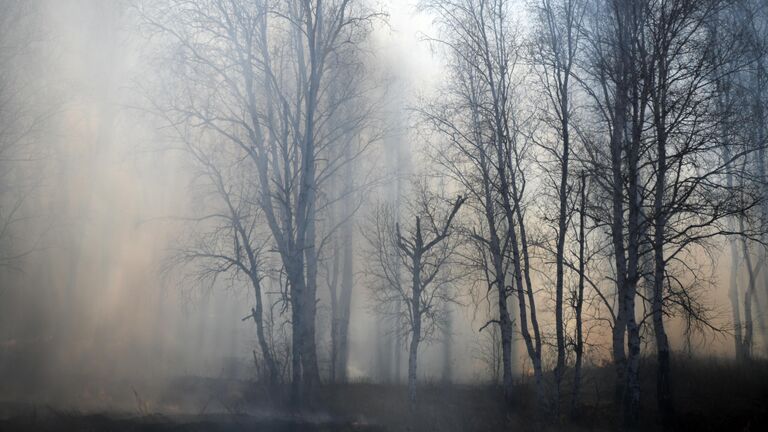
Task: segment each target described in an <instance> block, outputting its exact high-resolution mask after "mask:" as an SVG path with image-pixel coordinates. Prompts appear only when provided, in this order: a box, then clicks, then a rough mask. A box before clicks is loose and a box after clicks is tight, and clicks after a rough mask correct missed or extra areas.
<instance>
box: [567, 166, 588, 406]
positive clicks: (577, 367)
mask: <svg viewBox="0 0 768 432" xmlns="http://www.w3.org/2000/svg"><path fill="white" fill-rule="evenodd" d="M580 194H581V204H580V205H579V282H578V286H577V292H576V304H575V307H574V309H575V310H574V315H575V316H574V320H575V321H576V346H575V348H574V351H575V353H576V362H575V364H574V366H573V397H572V399H571V418H576V417H577V416H578V409H579V393H580V392H581V366H582V362H583V359H584V335H583V323H582V316H581V314H582V308H583V307H584V280H585V271H586V262H585V256H584V249H585V244H586V229H585V224H586V214H587V175H586V174H585V173H582V175H581V187H580Z"/></svg>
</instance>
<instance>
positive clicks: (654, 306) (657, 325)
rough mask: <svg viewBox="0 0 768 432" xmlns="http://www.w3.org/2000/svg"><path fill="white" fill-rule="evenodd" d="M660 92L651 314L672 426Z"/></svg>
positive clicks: (663, 406)
mask: <svg viewBox="0 0 768 432" xmlns="http://www.w3.org/2000/svg"><path fill="white" fill-rule="evenodd" d="M665 72H666V71H665V63H664V61H663V60H662V61H660V63H659V76H660V77H666V73H665ZM659 81H660V83H659V84H660V85H666V80H665V79H660V80H659ZM659 92H660V93H661V95H660V96H659V97H658V98H656V99H655V100H656V101H657V102H656V105H657V106H656V109H654V117H655V123H656V143H657V149H656V152H657V157H658V161H657V167H656V176H657V178H656V192H655V196H654V205H653V208H654V213H655V218H654V239H653V252H654V263H655V266H654V280H653V299H652V302H651V313H652V317H653V318H652V319H653V332H654V334H655V336H656V356H657V370H656V397H657V403H658V406H659V413H660V414H661V420H662V424H664V425H665V426H666V425H670V424H671V421H672V415H673V405H672V384H671V379H672V377H671V372H670V348H669V340H668V338H667V333H666V330H665V329H664V276H665V268H666V262H665V260H664V240H665V230H666V221H667V218H666V213H665V210H664V193H665V189H666V175H667V148H666V146H667V134H666V127H667V125H666V121H665V119H664V116H663V115H662V110H665V109H666V108H665V106H666V102H665V99H666V94H665V89H664V88H662V89H661V90H660V91H659Z"/></svg>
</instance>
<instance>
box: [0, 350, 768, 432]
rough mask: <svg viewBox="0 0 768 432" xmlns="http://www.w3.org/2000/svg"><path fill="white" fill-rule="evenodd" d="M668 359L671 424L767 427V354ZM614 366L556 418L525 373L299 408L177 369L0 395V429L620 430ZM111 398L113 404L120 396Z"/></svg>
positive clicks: (647, 390) (649, 407) (336, 398)
mask: <svg viewBox="0 0 768 432" xmlns="http://www.w3.org/2000/svg"><path fill="white" fill-rule="evenodd" d="M675 364H676V368H675V381H674V385H675V393H674V395H675V407H676V414H675V418H676V420H675V423H676V424H675V425H674V427H673V429H674V430H696V431H729V430H731V431H760V430H768V363H767V362H753V363H750V364H746V365H744V364H743V365H736V364H733V363H730V362H725V361H718V360H692V359H677V360H676V362H675ZM611 371H612V369H611V368H610V366H608V365H606V366H605V367H603V368H594V369H590V370H588V371H587V373H586V376H587V380H586V383H585V387H584V391H583V395H582V403H581V404H580V405H579V407H578V409H577V412H578V414H579V415H578V417H576V418H571V417H570V416H569V415H567V413H569V412H570V399H569V398H570V396H568V399H567V400H564V401H563V406H564V407H565V408H564V409H563V412H564V415H563V416H562V418H561V419H560V420H556V419H554V418H553V417H552V416H551V415H548V414H537V410H536V407H535V405H534V404H533V403H532V401H533V400H534V397H533V396H534V395H533V392H532V388H531V386H530V385H529V383H528V382H526V381H524V380H523V381H520V382H518V383H517V384H516V387H515V389H516V393H515V394H516V399H515V400H514V401H513V402H512V404H511V405H506V404H505V403H504V402H503V401H502V399H503V398H502V397H501V393H500V390H499V389H498V388H496V387H494V386H489V385H456V384H454V385H444V384H435V383H424V384H423V385H422V386H421V388H420V392H419V404H418V406H417V407H416V409H415V410H412V409H410V407H409V405H408V403H407V398H406V389H405V387H404V386H399V385H381V384H372V383H362V382H358V383H350V384H346V385H324V386H321V387H319V388H318V389H317V391H316V394H315V397H314V398H313V400H312V401H310V402H309V403H307V404H306V406H305V407H303V408H301V409H291V408H290V407H289V405H288V403H287V400H288V398H287V397H286V396H287V388H281V389H278V390H277V391H274V390H273V391H270V390H268V389H266V388H265V387H264V386H260V385H258V384H255V383H253V382H248V381H241V380H223V379H213V378H199V377H184V378H179V379H176V380H174V381H173V382H172V383H171V384H169V385H166V386H164V387H163V390H162V391H159V392H157V394H156V395H155V396H154V397H151V398H150V397H149V396H147V399H146V400H145V399H143V398H142V395H141V393H140V392H139V391H138V390H136V388H134V387H131V389H130V391H126V392H124V393H128V396H127V397H126V399H125V400H126V401H127V400H130V399H131V398H132V399H133V401H132V404H133V408H132V409H128V410H125V409H123V410H118V409H107V408H99V409H94V408H93V407H91V408H83V409H72V408H69V409H57V408H55V407H53V406H51V405H48V404H36V403H31V402H18V401H13V402H10V401H7V402H5V403H2V404H0V431H2V432H4V431H41V432H46V431H115V432H122V431H178V432H183V431H240V430H247V431H265V432H278V431H308V432H314V431H318V432H319V431H393V432H395V431H419V432H420V431H509V430H514V431H536V432H543V431H550V430H551V431H556V430H565V431H611V430H619V429H621V427H620V421H619V418H618V416H616V415H615V410H614V408H613V405H612V403H611V397H612V394H611V393H612V392H611V384H610V380H611V377H612V374H611ZM642 372H643V376H644V377H645V379H644V380H643V416H642V421H641V425H640V426H639V428H638V429H639V430H661V427H660V426H659V425H658V423H657V421H656V418H657V416H656V411H655V400H654V398H653V394H654V380H653V364H652V362H651V361H646V362H644V366H643V370H642ZM125 385H126V383H122V386H125ZM566 388H567V387H566ZM89 392H91V393H93V392H94V391H93V390H92V389H91V390H89ZM101 392H102V393H104V390H103V389H102V390H101ZM97 393H98V392H97ZM113 402H114V403H115V404H117V405H120V401H119V400H118V399H113Z"/></svg>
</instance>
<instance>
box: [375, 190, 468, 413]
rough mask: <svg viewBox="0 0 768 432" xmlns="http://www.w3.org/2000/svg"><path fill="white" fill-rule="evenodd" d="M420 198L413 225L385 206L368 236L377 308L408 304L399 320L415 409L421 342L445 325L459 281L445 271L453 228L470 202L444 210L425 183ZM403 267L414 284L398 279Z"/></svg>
mask: <svg viewBox="0 0 768 432" xmlns="http://www.w3.org/2000/svg"><path fill="white" fill-rule="evenodd" d="M416 194H417V196H416V197H415V198H414V202H412V204H411V206H409V207H410V208H409V213H412V214H411V215H410V217H413V220H414V221H413V222H412V223H409V224H408V225H402V224H401V223H398V222H397V221H396V219H395V217H394V215H393V213H392V209H391V207H388V206H386V205H383V206H381V207H380V208H379V209H378V211H377V212H376V215H375V221H374V225H375V226H374V227H373V228H372V231H373V233H369V234H367V235H366V237H367V238H368V241H369V243H370V246H371V250H372V257H371V262H370V263H369V264H370V266H371V267H370V268H369V274H370V275H371V276H372V277H373V279H374V280H375V281H376V283H377V285H375V288H374V290H375V291H374V296H375V299H376V302H377V305H378V306H379V308H381V309H383V310H385V311H386V310H391V306H392V304H393V303H394V302H396V301H397V300H398V299H399V300H401V301H402V302H403V303H404V304H405V305H406V308H405V309H406V310H405V311H404V312H403V313H401V314H400V315H399V316H397V317H396V319H397V320H398V322H399V324H400V326H401V328H402V330H403V333H404V334H406V335H407V337H408V339H410V345H409V353H408V397H409V399H410V401H411V404H412V406H415V403H416V380H417V366H418V351H419V344H420V343H421V342H423V341H426V340H429V339H430V338H432V337H433V335H434V333H435V330H436V329H437V328H438V327H440V326H441V325H442V320H443V316H442V314H443V313H444V312H445V309H444V308H443V305H444V304H445V303H447V302H451V301H453V300H452V296H451V295H450V293H449V292H448V290H447V288H446V284H448V283H450V282H451V281H452V279H454V278H456V275H454V274H452V273H451V272H450V271H448V269H447V268H446V267H447V265H448V264H449V261H450V259H451V258H452V256H453V253H454V251H455V249H456V246H457V241H456V239H455V238H451V234H452V229H451V228H452V227H451V225H452V223H453V220H454V218H455V217H456V214H457V213H458V211H459V209H460V208H461V206H462V205H463V204H464V202H465V201H466V198H464V197H461V196H459V197H458V198H456V201H455V202H454V203H453V205H452V207H450V208H449V209H448V210H447V211H446V210H444V209H442V208H441V207H442V206H443V204H442V203H441V202H440V200H439V199H438V197H436V196H434V195H432V194H431V193H430V192H429V191H428V189H427V185H426V184H425V183H420V184H419V186H418V187H417V188H416ZM401 266H402V268H403V269H405V271H406V272H407V273H408V274H409V275H410V281H403V280H402V279H401V278H400V277H399V271H400V270H399V269H400V268H401ZM395 312H398V311H395Z"/></svg>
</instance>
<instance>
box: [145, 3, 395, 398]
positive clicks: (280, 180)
mask: <svg viewBox="0 0 768 432" xmlns="http://www.w3.org/2000/svg"><path fill="white" fill-rule="evenodd" d="M139 11H140V12H141V13H142V16H143V17H144V21H145V23H146V24H147V26H149V27H150V28H151V29H152V30H154V31H155V32H157V33H158V34H159V35H161V37H162V38H164V39H165V40H166V41H167V42H168V44H169V45H170V46H169V48H170V52H171V53H172V54H171V56H170V58H168V59H167V60H168V61H169V62H170V64H168V63H166V64H165V65H164V66H166V68H167V73H168V74H169V75H170V76H169V77H168V82H175V83H176V85H175V87H174V88H172V89H171V95H169V97H168V98H167V100H163V101H156V106H157V108H158V109H159V110H160V111H162V112H164V113H166V115H167V116H168V117H170V118H172V119H173V122H174V123H186V124H188V125H190V126H193V127H197V128H201V129H206V130H210V131H212V132H214V133H216V134H218V136H219V137H220V139H221V142H222V143H223V144H224V145H228V146H233V147H234V148H235V149H237V150H238V151H239V152H240V154H241V156H242V157H247V158H249V159H251V161H252V164H253V179H252V180H251V181H252V182H253V184H255V185H256V187H257V192H258V194H257V197H258V198H257V200H256V201H257V202H258V205H259V207H260V209H261V212H262V214H263V215H264V218H265V220H266V222H267V225H268V227H269V229H270V232H271V236H272V238H273V241H274V243H275V246H276V250H277V253H278V255H279V257H280V260H281V262H282V266H283V267H284V269H285V272H286V275H287V279H288V286H289V288H290V293H289V299H290V302H291V325H292V330H293V331H292V334H291V337H292V350H291V352H292V362H291V373H292V384H293V391H292V394H293V395H294V399H295V400H296V401H299V400H300V399H301V395H302V393H303V394H305V395H308V394H310V393H311V389H312V388H313V386H314V385H315V384H316V383H317V382H318V381H319V378H320V375H319V369H318V363H317V350H316V343H315V325H316V324H315V318H316V312H317V303H316V296H317V280H318V269H319V258H320V251H319V250H318V249H319V246H320V242H321V241H320V238H321V237H320V233H319V232H318V224H317V220H318V214H319V212H322V211H323V210H324V208H323V204H322V203H321V201H320V200H319V198H320V196H321V195H322V193H323V191H324V188H325V187H326V184H327V182H328V181H329V179H330V178H331V177H332V176H333V175H334V174H335V173H337V172H338V170H339V169H341V168H342V167H343V166H344V165H345V164H347V163H349V160H354V159H355V158H356V156H357V155H359V154H360V151H355V152H353V154H352V157H350V158H347V159H343V158H342V159H340V158H333V157H330V156H331V154H329V152H330V149H331V148H332V147H333V145H334V144H336V143H337V141H339V140H337V138H338V137H339V136H340V135H341V134H342V133H345V132H346V131H347V130H349V129H355V128H357V127H360V125H361V124H363V123H364V122H363V120H364V119H365V118H366V117H367V115H368V114H369V110H368V109H363V110H357V111H347V112H346V115H345V116H344V117H340V115H342V112H343V110H342V108H343V107H345V106H347V104H349V103H354V102H355V101H356V100H359V99H360V98H361V97H362V96H363V90H364V89H363V88H361V87H360V86H357V85H347V84H352V83H354V82H356V81H357V80H360V79H361V77H362V76H363V75H364V74H362V73H361V71H360V70H357V71H355V73H334V71H338V70H339V69H340V68H341V67H342V66H343V65H345V64H349V63H351V62H356V61H357V60H356V59H357V54H358V53H359V52H360V45H361V44H362V43H363V41H364V40H365V39H366V37H367V35H368V33H369V31H370V28H371V23H372V20H374V19H375V18H376V17H378V16H380V14H377V13H374V12H372V11H370V10H368V9H367V8H366V7H365V6H364V5H363V4H362V3H361V2H359V1H352V0H331V1H316V0H313V1H311V0H293V1H289V2H267V1H254V2H242V1H224V0H207V1H203V2H187V1H177V0H170V1H168V2H162V3H160V4H147V5H143V6H141V7H140V8H139ZM168 65H170V66H171V67H170V68H168V67H167V66H168ZM336 80H349V83H345V84H343V85H337V84H336V82H337V81H336ZM336 154H338V153H336ZM302 387H303V391H302Z"/></svg>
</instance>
